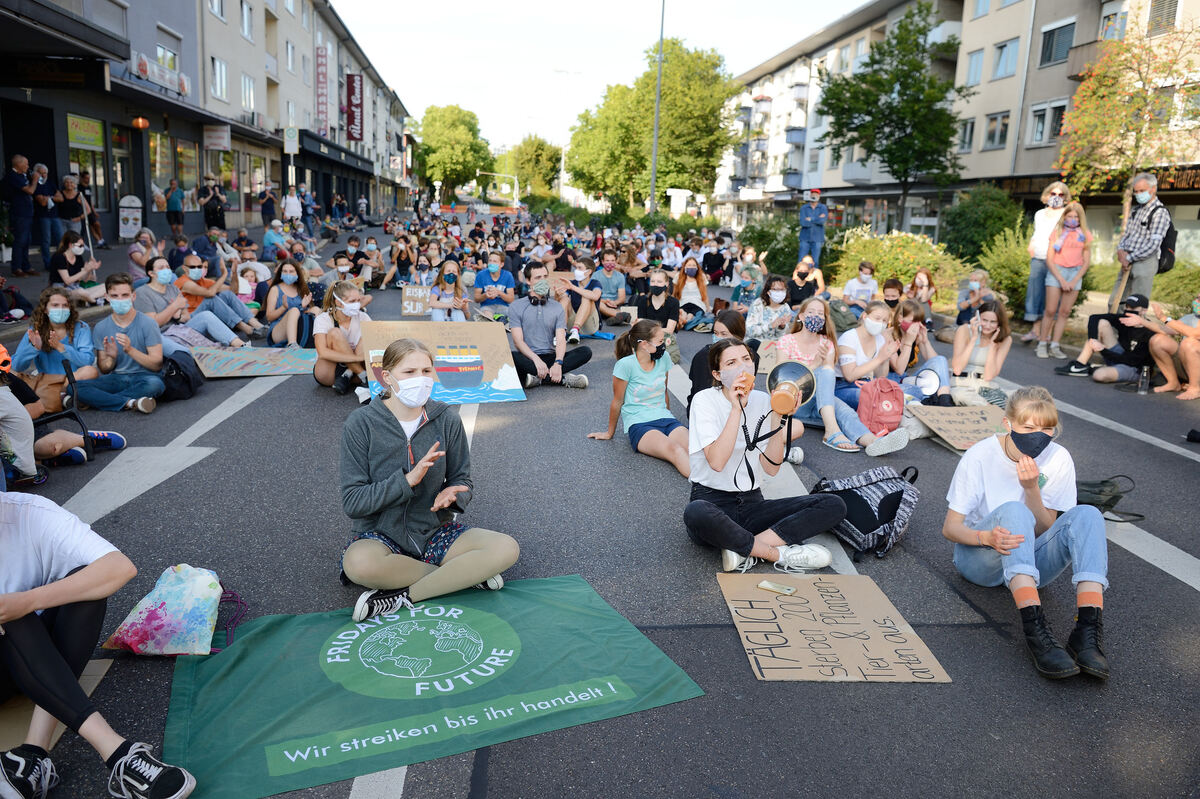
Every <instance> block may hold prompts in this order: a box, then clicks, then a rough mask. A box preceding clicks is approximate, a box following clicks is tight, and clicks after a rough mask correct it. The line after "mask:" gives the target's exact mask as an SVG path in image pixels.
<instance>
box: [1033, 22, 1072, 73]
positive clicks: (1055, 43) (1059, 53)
mask: <svg viewBox="0 0 1200 799" xmlns="http://www.w3.org/2000/svg"><path fill="white" fill-rule="evenodd" d="M1074 41H1075V23H1074V22H1070V23H1067V24H1066V25H1062V26H1060V27H1057V28H1054V29H1052V30H1048V31H1042V57H1041V59H1040V60H1039V61H1038V66H1040V67H1044V66H1048V65H1050V64H1061V63H1062V62H1063V61H1066V60H1067V51H1068V50H1070V49H1071V44H1072V43H1073V42H1074Z"/></svg>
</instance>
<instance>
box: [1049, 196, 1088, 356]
mask: <svg viewBox="0 0 1200 799" xmlns="http://www.w3.org/2000/svg"><path fill="white" fill-rule="evenodd" d="M1091 247H1092V233H1091V231H1090V230H1088V226H1087V217H1086V216H1085V215H1084V213H1083V206H1082V205H1080V204H1079V203H1070V204H1068V205H1067V207H1066V209H1065V210H1064V211H1063V215H1062V218H1061V219H1059V222H1058V224H1057V225H1055V227H1054V232H1053V233H1052V234H1051V236H1050V246H1049V247H1048V248H1047V249H1046V268H1047V272H1046V315H1045V319H1044V320H1043V322H1042V332H1041V340H1040V341H1038V345H1037V352H1036V354H1037V357H1039V358H1049V357H1051V356H1053V357H1055V358H1058V359H1059V360H1061V361H1065V360H1067V358H1068V357H1069V356H1068V355H1067V354H1066V353H1065V352H1063V350H1062V346H1061V344H1060V343H1059V342H1061V341H1062V335H1063V331H1065V330H1066V329H1067V318H1068V317H1069V316H1070V315H1071V309H1072V308H1074V307H1075V298H1076V297H1078V296H1079V288H1080V286H1082V285H1083V276H1084V275H1085V274H1087V270H1088V266H1089V265H1090V264H1091V260H1092V251H1091Z"/></svg>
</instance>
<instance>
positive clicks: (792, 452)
mask: <svg viewBox="0 0 1200 799" xmlns="http://www.w3.org/2000/svg"><path fill="white" fill-rule="evenodd" d="M787 460H788V463H790V464H792V465H794V466H799V465H800V464H802V463H804V450H802V449H800V448H799V447H792V448H791V449H789V450H788V454H787Z"/></svg>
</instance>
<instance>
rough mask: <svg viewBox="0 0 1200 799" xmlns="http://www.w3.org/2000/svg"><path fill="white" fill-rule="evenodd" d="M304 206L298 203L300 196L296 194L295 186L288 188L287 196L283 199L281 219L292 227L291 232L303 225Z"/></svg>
mask: <svg viewBox="0 0 1200 799" xmlns="http://www.w3.org/2000/svg"><path fill="white" fill-rule="evenodd" d="M303 217H304V204H303V203H301V202H300V195H298V194H297V193H296V187H295V186H288V191H287V194H286V195H285V196H284V198H283V218H284V219H286V220H287V221H288V222H290V223H291V225H292V230H293V231H294V230H296V228H297V227H298V226H299V225H301V224H303Z"/></svg>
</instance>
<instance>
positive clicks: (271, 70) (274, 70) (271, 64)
mask: <svg viewBox="0 0 1200 799" xmlns="http://www.w3.org/2000/svg"><path fill="white" fill-rule="evenodd" d="M265 55H266V57H267V77H269V78H273V79H274V80H275V82H276V83H278V82H279V59H278V58H276V57H275V56H273V55H271V54H270V53H265Z"/></svg>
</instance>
